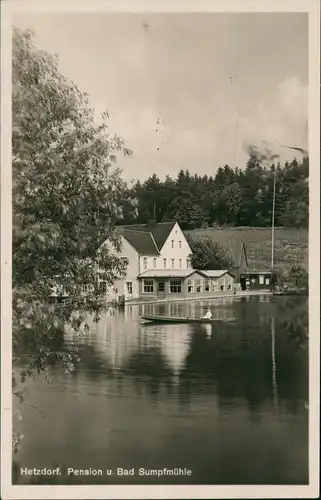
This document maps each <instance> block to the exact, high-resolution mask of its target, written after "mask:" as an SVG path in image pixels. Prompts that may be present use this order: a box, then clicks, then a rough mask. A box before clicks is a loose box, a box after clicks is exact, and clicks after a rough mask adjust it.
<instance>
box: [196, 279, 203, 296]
mask: <svg viewBox="0 0 321 500" xmlns="http://www.w3.org/2000/svg"><path fill="white" fill-rule="evenodd" d="M196 291H197V293H200V292H201V291H202V280H201V279H197V280H196Z"/></svg>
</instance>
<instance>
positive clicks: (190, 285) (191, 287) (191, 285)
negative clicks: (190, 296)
mask: <svg viewBox="0 0 321 500" xmlns="http://www.w3.org/2000/svg"><path fill="white" fill-rule="evenodd" d="M187 290H188V293H193V292H194V280H193V278H190V279H188V280H187Z"/></svg>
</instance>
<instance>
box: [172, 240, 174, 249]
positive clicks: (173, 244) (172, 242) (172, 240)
mask: <svg viewBox="0 0 321 500" xmlns="http://www.w3.org/2000/svg"><path fill="white" fill-rule="evenodd" d="M172 248H174V240H172Z"/></svg>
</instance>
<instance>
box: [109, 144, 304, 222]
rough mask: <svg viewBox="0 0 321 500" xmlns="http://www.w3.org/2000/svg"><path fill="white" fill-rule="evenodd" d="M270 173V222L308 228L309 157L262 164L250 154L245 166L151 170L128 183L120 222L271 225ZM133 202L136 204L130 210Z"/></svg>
mask: <svg viewBox="0 0 321 500" xmlns="http://www.w3.org/2000/svg"><path fill="white" fill-rule="evenodd" d="M274 175H276V197H275V224H276V225H277V226H288V227H296V228H307V227H308V220H309V187H308V177H309V159H308V157H303V158H302V159H300V160H299V161H298V160H297V159H294V160H293V161H291V162H285V163H284V164H283V165H281V164H280V163H276V164H275V163H271V165H269V166H266V164H263V162H262V161H260V159H259V158H258V157H256V156H255V154H252V155H251V156H250V158H249V160H248V162H247V163H246V165H245V168H243V169H241V168H239V167H236V168H232V167H230V166H229V165H225V166H224V167H219V168H218V170H217V173H216V175H214V176H208V175H204V176H200V175H197V174H191V173H190V172H189V171H188V170H181V171H180V172H179V173H178V175H177V177H176V178H171V177H170V176H167V177H166V179H165V180H164V181H161V180H160V179H159V178H158V176H157V175H156V174H153V175H151V176H150V177H149V178H148V179H147V180H146V181H145V182H140V181H137V182H135V183H134V184H133V185H132V186H130V187H127V189H126V194H125V199H124V201H123V203H122V218H121V220H120V221H119V222H120V223H123V224H133V223H146V222H147V221H148V219H150V218H151V217H153V216H155V218H156V220H157V222H165V221H172V220H176V221H177V222H178V223H179V224H180V226H181V227H182V228H183V229H194V228H201V227H207V226H216V225H217V226H224V225H229V226H252V227H266V226H270V225H271V220H272V200H273V185H274ZM133 206H134V207H135V210H133Z"/></svg>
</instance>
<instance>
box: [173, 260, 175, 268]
mask: <svg viewBox="0 0 321 500" xmlns="http://www.w3.org/2000/svg"><path fill="white" fill-rule="evenodd" d="M174 267H175V259H172V269H174Z"/></svg>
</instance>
